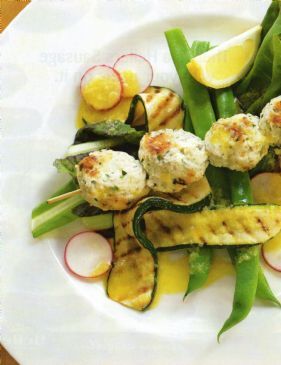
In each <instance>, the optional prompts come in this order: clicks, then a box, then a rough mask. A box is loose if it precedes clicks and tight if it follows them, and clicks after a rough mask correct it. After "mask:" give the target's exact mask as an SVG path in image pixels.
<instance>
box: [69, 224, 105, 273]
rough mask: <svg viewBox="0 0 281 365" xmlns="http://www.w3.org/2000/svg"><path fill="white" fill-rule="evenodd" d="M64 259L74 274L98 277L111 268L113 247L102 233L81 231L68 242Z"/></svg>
mask: <svg viewBox="0 0 281 365" xmlns="http://www.w3.org/2000/svg"><path fill="white" fill-rule="evenodd" d="M64 261H65V264H66V266H67V268H68V269H69V270H70V271H71V272H72V273H73V274H75V275H77V276H79V277H82V278H96V277H98V276H101V275H103V274H105V273H106V272H107V271H108V270H109V268H110V266H111V262H112V249H111V246H110V244H109V243H108V241H107V240H106V239H105V238H104V237H103V236H101V235H100V234H98V233H95V232H92V231H85V232H80V233H78V234H76V235H75V236H73V237H72V238H70V240H69V241H68V242H67V244H66V246H65V249H64Z"/></svg>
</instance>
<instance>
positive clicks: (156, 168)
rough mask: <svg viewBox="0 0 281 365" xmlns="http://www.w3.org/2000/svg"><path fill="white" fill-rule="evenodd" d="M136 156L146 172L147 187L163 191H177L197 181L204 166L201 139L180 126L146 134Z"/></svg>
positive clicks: (203, 147) (204, 157) (205, 166)
mask: <svg viewBox="0 0 281 365" xmlns="http://www.w3.org/2000/svg"><path fill="white" fill-rule="evenodd" d="M139 159H140V161H141V163H142V165H143V167H144V169H145V171H146V172H147V174H148V181H147V184H148V186H149V187H150V188H152V189H153V190H155V191H159V192H164V193H175V192H178V191H180V190H182V189H183V188H185V187H186V185H188V184H191V183H193V182H195V181H198V180H200V179H201V178H202V177H203V175H204V173H205V170H206V168H207V166H208V157H207V153H206V150H205V146H204V142H203V141H202V140H201V139H200V138H198V137H196V136H195V135H193V134H192V133H189V132H185V131H184V130H182V129H179V130H172V129H163V130H159V131H155V132H150V133H146V134H145V135H144V136H143V138H142V140H141V142H140V149H139Z"/></svg>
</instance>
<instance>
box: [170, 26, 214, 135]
mask: <svg viewBox="0 0 281 365" xmlns="http://www.w3.org/2000/svg"><path fill="white" fill-rule="evenodd" d="M165 36H166V39H167V42H168V46H169V49H170V53H171V56H172V59H173V61H174V64H175V67H176V70H177V72H178V75H179V78H180V81H181V85H182V88H183V99H184V102H185V104H186V105H187V107H188V110H189V112H190V116H191V120H192V124H193V128H194V130H195V133H196V135H197V136H198V137H200V138H204V136H205V134H206V132H207V131H208V130H209V129H210V127H211V125H212V123H213V122H214V121H215V114H214V110H213V107H212V104H211V101H210V96H209V93H208V90H207V88H206V87H204V86H203V85H201V84H199V83H198V82H197V81H195V80H194V79H193V77H192V76H191V75H190V74H189V72H188V71H187V68H186V64H187V63H188V62H189V61H190V60H191V59H192V57H193V54H192V50H191V48H190V47H189V45H188V44H187V41H186V39H185V36H184V34H183V32H182V31H181V30H180V29H171V30H168V31H167V32H165Z"/></svg>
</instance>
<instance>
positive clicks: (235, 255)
mask: <svg viewBox="0 0 281 365" xmlns="http://www.w3.org/2000/svg"><path fill="white" fill-rule="evenodd" d="M165 36H166V39H167V42H168V46H169V49H170V53H171V56H172V59H173V62H174V65H175V68H176V70H177V72H178V75H179V79H180V82H181V85H182V88H183V99H184V102H185V105H186V108H187V113H186V115H187V117H186V122H185V126H184V127H185V130H187V131H190V132H193V133H195V134H196V135H197V136H198V137H200V138H202V139H203V138H204V137H205V134H206V133H207V132H208V130H209V129H210V127H211V125H212V123H214V122H215V121H216V119H218V118H228V117H231V116H233V115H234V114H236V112H237V105H236V103H235V97H234V95H233V91H232V89H231V88H227V89H221V90H216V91H211V92H209V90H208V89H207V88H206V87H205V86H203V85H201V84H199V83H198V82H196V81H195V80H194V79H193V78H192V76H191V75H190V74H189V72H188V70H187V68H186V64H187V63H188V62H189V61H190V60H191V59H192V57H195V56H197V55H199V54H201V53H203V52H206V51H207V50H208V49H209V47H210V45H209V43H208V42H199V41H197V42H194V43H193V44H192V46H191V47H190V46H189V45H188V43H187V41H186V39H185V36H184V34H183V32H182V31H181V30H180V29H171V30H169V31H167V32H166V33H165ZM210 93H211V96H210ZM206 175H207V178H208V181H209V184H210V186H211V189H212V192H213V204H215V205H230V204H232V205H243V204H252V203H253V197H252V192H251V186H250V178H249V174H248V173H241V172H236V171H231V170H228V169H223V168H216V167H213V166H209V167H208V169H207V172H206ZM259 250H260V247H259V246H254V247H247V246H246V247H243V248H229V249H228V253H229V255H230V258H231V261H232V263H233V265H234V268H235V272H236V284H235V292H234V298H233V308H232V312H231V314H230V316H229V318H228V319H227V320H226V322H225V323H224V325H223V327H222V328H221V330H220V331H219V333H218V337H217V338H218V341H219V338H220V336H221V334H222V333H223V332H225V331H227V330H228V329H230V328H231V327H233V326H235V325H236V324H237V323H239V322H240V321H242V320H243V319H244V318H245V317H246V316H247V315H248V314H249V312H250V310H251V308H252V306H253V303H254V300H255V297H258V298H260V299H263V300H268V301H270V302H272V303H274V304H277V305H279V306H280V303H279V301H278V299H277V298H276V297H275V296H274V294H273V292H272V290H271V289H270V287H269V284H268V282H267V280H266V278H265V276H264V274H263V271H262V269H261V266H260V260H259ZM212 255H213V249H211V248H204V247H203V248H195V249H190V250H189V266H190V279H189V283H188V288H187V290H186V293H185V296H186V295H188V294H190V293H191V292H192V291H194V290H196V289H199V288H200V287H202V286H203V285H204V284H205V283H206V280H207V278H208V274H209V271H210V267H211V264H212Z"/></svg>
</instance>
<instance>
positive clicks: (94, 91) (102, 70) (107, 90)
mask: <svg viewBox="0 0 281 365" xmlns="http://www.w3.org/2000/svg"><path fill="white" fill-rule="evenodd" d="M80 90H81V94H82V97H83V98H84V100H85V101H86V103H88V104H89V105H91V106H92V107H93V108H94V109H96V110H107V109H111V108H113V107H114V106H116V105H117V104H118V103H119V101H120V100H121V97H122V92H123V84H122V79H121V76H120V74H119V73H118V72H117V71H116V70H114V69H113V68H112V67H110V66H106V65H99V66H94V67H91V68H90V69H89V70H87V71H86V72H85V74H84V75H83V77H82V79H81V83H80Z"/></svg>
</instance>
